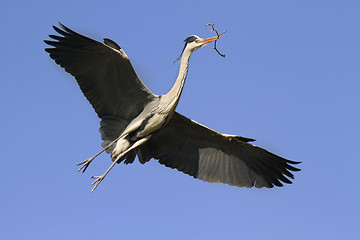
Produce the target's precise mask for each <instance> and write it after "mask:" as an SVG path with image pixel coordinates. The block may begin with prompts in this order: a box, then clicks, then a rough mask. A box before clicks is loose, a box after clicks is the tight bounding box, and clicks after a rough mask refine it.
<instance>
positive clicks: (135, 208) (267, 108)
mask: <svg viewBox="0 0 360 240" xmlns="http://www.w3.org/2000/svg"><path fill="white" fill-rule="evenodd" d="M359 11H360V2H359V1H355V0H354V1H340V0H339V1H331V0H327V1H316V0H315V1H306V0H305V1H288V0H286V1H285V0H283V1H280V0H274V1H268V0H258V1H222V2H221V1H174V2H172V1H147V2H145V1H134V0H131V1H73V0H71V1H68V0H64V1H61V2H59V1H53V2H52V1H16V0H14V1H6V3H3V4H2V6H1V8H0V26H1V54H0V56H1V57H0V66H1V67H0V68H1V75H0V76H1V77H0V78H1V87H0V108H1V118H0V125H1V126H2V130H1V134H0V141H1V151H0V170H1V182H0V196H1V201H0V203H1V204H0V216H1V217H0V239H10V240H11V239H127V240H132V239H181V240H183V239H208V240H209V239H356V236H357V237H358V235H359V234H358V228H359V222H360V219H359V218H360V217H359V216H360V207H359V203H360V194H359V183H360V181H359V169H360V163H359V162H360V159H359V151H358V150H359V146H358V145H359V135H360V127H359V125H360V124H359V123H360V109H359V104H360V94H359V89H360V27H359V23H360V14H359ZM58 21H60V22H62V23H64V24H65V25H67V26H68V27H70V28H72V29H74V30H76V31H78V32H80V33H82V34H85V35H87V36H89V37H91V38H94V39H97V40H102V38H104V37H107V38H110V39H113V40H114V41H116V42H117V43H118V44H119V45H120V46H121V47H122V48H123V49H124V50H125V51H126V53H127V54H128V56H129V57H130V59H131V60H132V63H133V65H134V67H135V69H136V71H137V73H138V74H139V76H140V77H141V79H142V80H143V81H144V82H145V83H146V85H147V86H148V87H149V88H150V89H151V90H152V91H153V92H155V93H157V94H163V93H166V92H167V91H168V90H169V89H170V88H171V86H172V84H173V82H174V80H175V78H176V75H177V71H178V64H175V65H174V64H173V60H175V59H176V58H177V57H178V55H179V54H180V52H181V50H182V48H183V40H184V39H185V38H186V37H187V36H189V35H191V34H197V35H199V36H202V37H210V36H213V34H212V33H211V32H210V31H209V29H208V28H205V27H204V25H205V24H206V23H209V22H210V23H216V27H217V28H218V29H219V30H220V31H222V30H225V29H228V32H227V33H226V34H225V35H224V37H223V38H222V39H221V41H219V42H218V48H219V50H221V51H222V52H224V53H225V54H226V58H222V57H220V56H219V55H217V53H216V52H215V51H214V50H212V49H211V46H207V47H205V48H202V49H200V50H198V51H197V52H195V53H194V54H193V56H192V58H191V60H190V68H189V75H188V79H187V82H186V84H185V89H184V92H183V95H182V98H181V100H180V104H179V106H178V109H177V110H178V111H179V112H180V113H182V114H184V115H186V116H188V117H190V118H192V119H194V120H196V121H198V122H200V123H202V124H205V125H207V126H209V127H211V128H214V129H216V130H218V131H221V132H224V133H229V134H230V133H231V134H237V135H241V136H246V137H251V138H255V139H257V142H256V144H257V145H258V146H261V147H263V148H266V149H268V150H270V151H272V152H274V153H277V154H279V155H281V156H284V157H286V158H289V159H291V160H295V161H302V162H303V163H302V164H301V166H300V167H301V168H302V171H301V172H299V173H297V174H296V179H295V181H294V184H292V185H286V186H285V187H283V188H274V189H247V188H237V187H230V186H228V185H225V184H214V183H205V182H202V181H200V180H196V179H193V178H192V177H189V176H187V175H185V174H182V173H180V172H178V171H176V170H173V169H169V168H166V167H164V166H163V165H160V164H159V163H158V162H157V161H155V160H152V161H151V162H149V163H147V164H145V165H141V164H139V163H138V162H136V163H134V164H132V165H126V166H125V165H123V164H121V165H117V166H116V167H115V168H114V169H113V170H112V171H111V172H110V174H109V175H108V177H107V178H106V179H105V180H104V182H102V184H101V185H100V186H99V188H98V189H97V190H96V191H95V192H94V193H91V192H90V190H91V186H90V183H91V182H92V181H91V179H90V177H91V176H92V175H98V174H100V173H103V172H104V170H105V169H106V168H107V167H108V166H109V164H110V158H109V156H108V155H103V156H101V157H100V158H99V159H96V160H97V161H96V162H94V163H93V164H92V165H91V166H90V168H89V169H88V171H87V172H86V173H85V174H80V173H77V172H76V170H77V166H76V163H78V162H81V161H83V160H84V159H86V158H88V157H90V156H92V154H94V153H96V152H97V151H98V150H99V149H100V144H101V139H100V134H99V132H98V127H99V119H98V118H97V116H96V114H95V112H94V111H93V109H92V107H91V106H90V104H89V103H88V102H87V101H86V99H85V97H83V95H82V93H81V91H80V90H79V88H78V86H77V84H76V82H75V80H74V79H73V78H72V77H71V76H70V75H69V74H67V73H65V71H63V70H62V69H61V68H60V67H58V66H57V65H56V64H55V63H54V62H53V60H51V59H50V58H49V56H48V54H47V53H46V52H45V51H44V48H45V47H46V46H45V44H44V43H43V40H44V39H48V37H47V35H48V34H54V31H53V30H52V27H51V26H52V25H56V24H57V22H58Z"/></svg>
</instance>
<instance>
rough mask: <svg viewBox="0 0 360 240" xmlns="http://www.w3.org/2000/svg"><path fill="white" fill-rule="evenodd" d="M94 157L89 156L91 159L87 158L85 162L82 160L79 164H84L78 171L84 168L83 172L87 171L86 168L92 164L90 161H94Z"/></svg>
mask: <svg viewBox="0 0 360 240" xmlns="http://www.w3.org/2000/svg"><path fill="white" fill-rule="evenodd" d="M94 158H95V157H91V158H89V159H87V160H85V161H83V162H81V163H78V164H77V166H80V165H82V166H81V167H80V168H79V169H78V172H80V171H81V169H83V168H84V170H83V173H84V172H85V171H86V169H87V168H88V166H89V165H90V163H91V162H92V160H94Z"/></svg>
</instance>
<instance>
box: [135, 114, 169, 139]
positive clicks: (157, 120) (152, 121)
mask: <svg viewBox="0 0 360 240" xmlns="http://www.w3.org/2000/svg"><path fill="white" fill-rule="evenodd" d="M167 116H168V114H164V113H152V114H150V115H149V116H147V117H146V118H145V119H144V120H143V122H142V123H141V126H140V128H139V129H138V134H137V137H139V138H141V137H145V136H147V135H150V134H151V133H153V132H155V131H157V130H159V129H160V128H162V127H163V126H164V125H165V123H166V119H167Z"/></svg>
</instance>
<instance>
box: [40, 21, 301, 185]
mask: <svg viewBox="0 0 360 240" xmlns="http://www.w3.org/2000/svg"><path fill="white" fill-rule="evenodd" d="M59 24H60V28H58V27H56V26H53V28H54V30H55V31H56V32H57V33H58V35H49V37H50V38H51V39H52V40H45V41H44V42H45V43H46V44H48V45H50V46H51V48H46V49H45V51H46V52H48V53H49V54H50V57H51V58H52V59H54V60H55V62H56V63H57V64H59V65H60V66H61V67H62V68H64V69H65V71H66V72H68V73H70V74H71V75H73V76H74V77H75V79H76V81H77V83H78V84H79V86H80V88H81V90H82V92H83V94H84V95H85V97H86V98H87V100H88V101H89V102H90V104H91V105H92V106H93V108H94V110H95V112H96V113H97V115H98V117H99V118H100V119H101V122H100V133H101V138H102V140H103V143H102V147H103V149H102V150H101V151H100V152H99V153H97V154H96V155H94V156H93V157H91V158H89V159H87V160H85V161H83V162H81V163H79V164H78V165H79V166H80V169H79V171H81V170H83V172H85V170H86V169H87V167H88V166H89V164H90V163H91V162H92V161H93V160H94V158H95V157H97V156H98V155H99V154H101V153H102V152H104V151H106V152H107V153H110V154H111V159H112V164H111V165H110V167H109V168H108V169H107V171H106V172H105V173H104V174H102V175H100V176H93V177H92V178H93V179H95V180H94V182H93V183H92V185H94V187H93V189H92V190H91V191H94V190H95V189H96V187H97V186H98V185H99V184H100V182H101V181H102V180H103V179H104V178H105V176H106V175H107V174H108V172H109V171H110V170H111V169H112V167H113V166H114V165H115V164H116V163H120V162H122V161H124V163H126V164H128V163H132V162H134V160H135V157H136V156H138V159H139V161H140V163H142V164H144V163H146V162H148V161H150V159H152V158H154V159H157V160H158V161H159V163H161V164H163V165H165V166H167V167H170V168H176V169H177V170H179V171H182V172H184V173H186V174H188V175H190V176H193V177H194V178H197V179H201V180H203V181H207V182H218V183H219V182H221V183H226V184H229V185H234V186H239V187H253V186H255V187H258V188H261V187H267V188H271V187H273V186H279V187H280V186H283V183H288V184H290V183H292V182H291V181H290V180H289V178H291V179H293V178H294V176H293V174H292V173H291V171H300V169H298V168H296V167H294V166H293V165H295V164H298V163H299V162H295V161H291V160H287V159H285V158H282V157H279V156H277V155H275V154H273V153H270V152H268V151H267V150H265V149H262V148H260V147H257V146H255V145H253V144H250V143H249V142H253V141H255V140H254V139H251V138H246V137H240V136H236V135H228V134H222V133H220V132H217V131H215V130H213V129H210V128H208V127H206V126H204V125H202V124H200V123H197V122H195V121H194V120H191V119H189V118H187V117H185V116H183V115H181V114H180V113H178V112H176V111H175V109H176V106H177V104H178V102H179V99H180V95H181V92H182V90H183V87H184V83H185V79H186V76H187V73H188V67H189V58H190V55H191V54H192V53H193V52H194V51H195V50H197V49H199V48H202V47H203V46H205V45H207V44H208V43H210V42H214V41H216V40H218V39H219V38H220V37H221V36H219V35H218V36H215V37H210V38H200V37H198V36H196V35H192V36H190V37H188V38H186V39H185V46H184V49H183V51H182V54H181V58H180V70H179V74H178V77H177V79H176V81H175V84H174V85H173V87H172V88H171V90H170V91H169V92H168V93H167V94H165V95H156V94H153V93H152V92H151V91H150V90H149V89H148V88H147V87H146V86H145V85H144V84H143V82H142V81H141V80H140V79H139V77H138V76H137V74H136V72H135V70H134V69H133V67H132V65H131V63H130V60H129V58H128V56H127V55H126V53H125V52H124V50H123V49H121V48H120V47H119V45H118V44H116V43H115V42H114V41H112V40H110V39H106V38H105V39H104V43H100V42H98V41H95V40H93V39H90V38H88V37H85V36H83V35H80V34H78V33H76V32H74V31H72V30H70V29H69V28H67V27H65V26H64V25H62V24H61V23H59ZM282 182H283V183H282Z"/></svg>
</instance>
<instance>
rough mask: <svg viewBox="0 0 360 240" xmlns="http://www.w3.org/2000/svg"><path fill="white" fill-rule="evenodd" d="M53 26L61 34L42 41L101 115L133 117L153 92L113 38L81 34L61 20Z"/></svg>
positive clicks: (47, 50)
mask: <svg viewBox="0 0 360 240" xmlns="http://www.w3.org/2000/svg"><path fill="white" fill-rule="evenodd" d="M60 26H61V28H62V29H63V30H61V29H59V28H57V27H55V26H54V29H55V31H56V32H57V33H59V34H60V36H56V35H49V36H50V37H51V38H52V39H54V40H56V41H48V40H45V43H47V44H49V45H51V46H53V47H54V48H46V49H45V51H46V52H48V53H50V57H51V58H52V59H54V60H55V62H56V63H57V64H59V65H60V66H61V67H63V68H65V70H66V71H67V72H69V73H70V74H71V75H73V76H74V77H75V78H76V80H77V82H78V84H79V85H80V88H81V90H82V92H83V93H84V95H85V96H86V98H87V99H88V100H89V102H90V103H91V105H92V106H93V108H94V109H95V111H96V113H97V114H98V116H99V117H100V118H102V117H104V116H115V117H119V118H121V119H124V120H128V121H130V120H132V119H133V118H134V117H136V116H137V115H138V114H139V113H140V112H141V110H142V109H143V108H144V106H145V104H146V103H148V102H149V101H150V100H151V99H152V98H154V97H155V95H154V94H152V93H151V92H150V90H149V89H147V88H146V86H145V85H144V84H143V83H142V82H141V81H140V79H139V78H138V76H137V75H136V73H135V71H134V69H133V67H132V65H131V63H130V61H129V58H128V57H127V55H126V54H125V52H124V51H123V50H122V49H121V48H120V47H119V46H118V45H117V44H116V43H115V42H113V41H111V40H109V39H106V40H105V43H106V44H107V45H105V44H102V43H100V42H97V41H95V40H92V39H90V38H87V37H85V36H82V35H80V34H78V33H76V32H74V31H72V30H70V29H69V28H67V27H65V26H63V25H62V24H61V23H60Z"/></svg>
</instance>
